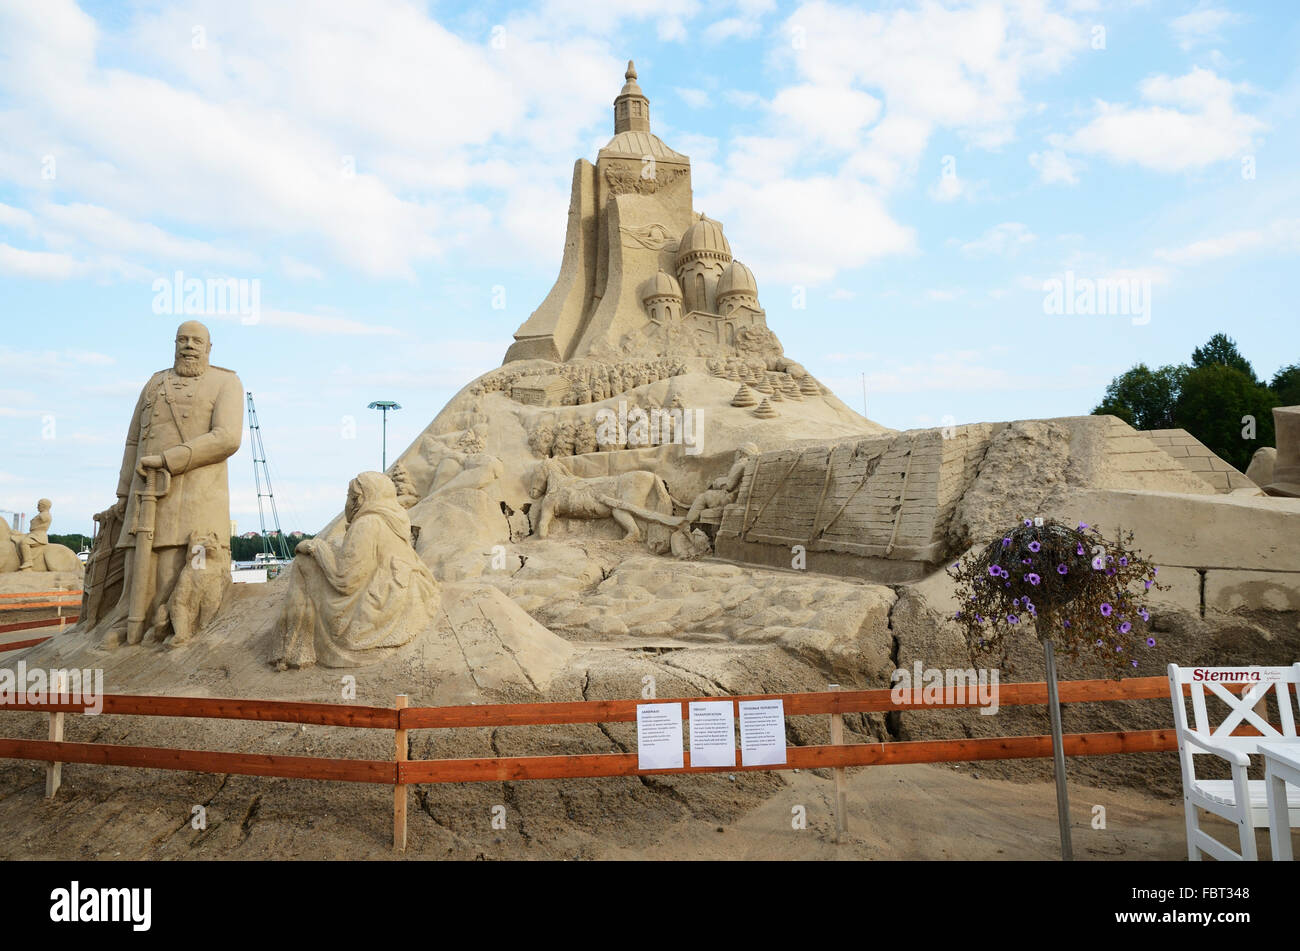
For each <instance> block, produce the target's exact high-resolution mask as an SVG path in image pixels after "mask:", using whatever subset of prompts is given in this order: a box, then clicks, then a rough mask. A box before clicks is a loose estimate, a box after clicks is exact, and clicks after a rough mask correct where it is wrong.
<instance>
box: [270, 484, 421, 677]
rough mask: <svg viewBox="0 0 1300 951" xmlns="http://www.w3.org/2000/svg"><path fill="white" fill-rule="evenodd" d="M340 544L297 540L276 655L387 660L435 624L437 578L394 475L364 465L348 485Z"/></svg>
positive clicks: (292, 663) (285, 661)
mask: <svg viewBox="0 0 1300 951" xmlns="http://www.w3.org/2000/svg"><path fill="white" fill-rule="evenodd" d="M344 517H345V518H346V519H347V523H348V524H347V531H346V532H345V533H344V535H343V539H342V541H341V542H340V543H339V544H338V545H331V544H330V543H329V542H327V541H324V540H322V539H318V538H317V539H309V540H307V541H305V542H303V543H302V544H300V545H299V546H298V549H297V551H296V552H295V557H294V562H293V573H292V575H291V576H290V582H289V593H288V596H287V597H286V599H285V603H284V610H283V612H282V613H281V615H280V621H279V645H278V647H277V649H276V652H275V656H274V657H273V658H272V661H273V662H274V663H275V665H276V666H277V667H278V668H279V669H281V670H284V669H286V668H289V667H309V666H311V665H312V664H320V665H322V666H324V667H356V666H360V665H363V664H370V663H375V662H377V661H380V660H383V659H384V657H386V656H388V655H389V654H391V653H392V651H393V650H395V649H396V648H399V647H402V646H403V645H405V644H407V643H409V642H410V641H412V640H413V639H415V637H416V636H417V635H419V634H420V632H421V631H424V630H426V629H428V628H429V627H430V625H431V624H432V623H433V622H434V618H435V617H436V615H437V611H438V604H439V589H438V582H437V581H435V580H434V577H433V573H432V572H430V571H429V569H428V567H427V566H426V565H425V564H424V562H422V561H421V560H420V558H419V556H418V555H417V554H416V553H415V549H414V548H413V547H412V546H411V522H410V519H409V518H408V517H407V515H406V510H405V509H404V508H403V507H402V505H401V503H400V502H399V501H398V498H397V490H396V489H395V487H394V486H393V482H392V480H391V479H390V478H389V477H388V476H386V475H383V474H381V473H378V472H363V473H361V474H360V475H359V476H357V477H356V478H355V479H353V480H352V482H351V483H350V484H349V485H348V500H347V508H346V509H345V510H344Z"/></svg>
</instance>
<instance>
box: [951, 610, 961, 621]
mask: <svg viewBox="0 0 1300 951" xmlns="http://www.w3.org/2000/svg"><path fill="white" fill-rule="evenodd" d="M959 617H961V612H960V611H958V612H957V613H956V614H954V615H953V616H952V619H953V620H954V621H955V620H957V619H958V618H959Z"/></svg>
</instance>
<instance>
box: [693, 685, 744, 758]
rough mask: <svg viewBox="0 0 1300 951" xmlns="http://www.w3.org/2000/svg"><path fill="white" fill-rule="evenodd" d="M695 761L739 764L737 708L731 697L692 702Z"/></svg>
mask: <svg viewBox="0 0 1300 951" xmlns="http://www.w3.org/2000/svg"><path fill="white" fill-rule="evenodd" d="M691 765H692V766H735V765H736V711H735V707H734V705H733V704H732V702H731V701H730V700H721V701H719V700H700V701H695V702H693V703H692V704H691Z"/></svg>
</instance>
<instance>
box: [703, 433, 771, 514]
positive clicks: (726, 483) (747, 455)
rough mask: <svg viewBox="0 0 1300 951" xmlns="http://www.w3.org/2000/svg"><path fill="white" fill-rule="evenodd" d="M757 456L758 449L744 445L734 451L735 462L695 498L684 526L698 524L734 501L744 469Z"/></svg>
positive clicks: (752, 445) (748, 444)
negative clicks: (709, 513)
mask: <svg viewBox="0 0 1300 951" xmlns="http://www.w3.org/2000/svg"><path fill="white" fill-rule="evenodd" d="M757 455H758V447H757V446H755V445H754V444H753V443H745V444H744V445H743V446H741V447H739V448H738V449H737V450H736V459H735V462H733V463H732V464H731V468H730V469H729V470H728V471H727V474H726V475H724V476H719V477H718V478H716V479H714V480H713V481H712V482H710V483H709V487H708V488H707V489H705V490H704V491H703V492H701V493H700V494H699V495H697V496H696V497H695V501H693V502H692V503H691V509H690V511H689V512H687V513H686V525H687V526H688V527H689V526H691V525H694V524H695V523H696V522H698V521H699V520H700V518H701V516H702V515H703V514H704V513H705V512H707V511H711V510H714V509H721V508H724V507H726V506H728V505H730V504H731V503H732V502H734V501H736V496H737V495H738V494H739V492H740V482H741V480H742V479H744V478H745V467H746V466H748V465H749V460H750V459H752V458H753V457H754V456H757Z"/></svg>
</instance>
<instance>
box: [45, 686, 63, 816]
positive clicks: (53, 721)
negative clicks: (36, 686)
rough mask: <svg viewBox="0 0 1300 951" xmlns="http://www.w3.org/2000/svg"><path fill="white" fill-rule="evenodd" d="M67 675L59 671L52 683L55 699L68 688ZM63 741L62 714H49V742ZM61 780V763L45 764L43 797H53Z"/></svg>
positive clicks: (61, 697) (60, 696) (60, 698)
mask: <svg viewBox="0 0 1300 951" xmlns="http://www.w3.org/2000/svg"><path fill="white" fill-rule="evenodd" d="M66 677H67V675H66V674H65V673H64V672H63V671H59V674H58V677H57V678H56V682H55V684H54V696H55V698H56V701H57V700H62V699H63V694H64V691H66V690H67V689H68V684H67V680H66ZM62 741H63V714H62V713H51V714H50V742H51V743H61V742H62ZM62 782H63V764H62V763H60V762H58V761H57V760H55V761H54V762H50V763H46V764H45V798H46V799H53V798H54V794H55V793H56V792H58V791H59V786H60V784H62Z"/></svg>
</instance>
